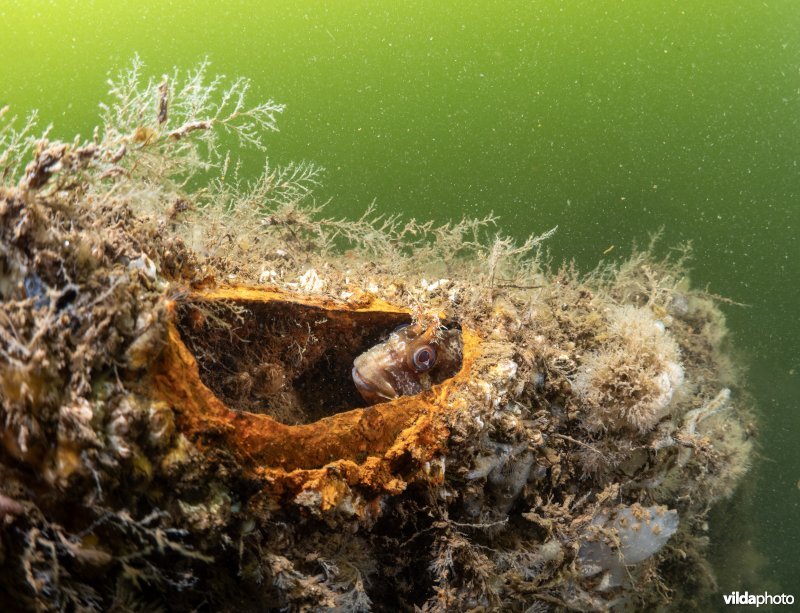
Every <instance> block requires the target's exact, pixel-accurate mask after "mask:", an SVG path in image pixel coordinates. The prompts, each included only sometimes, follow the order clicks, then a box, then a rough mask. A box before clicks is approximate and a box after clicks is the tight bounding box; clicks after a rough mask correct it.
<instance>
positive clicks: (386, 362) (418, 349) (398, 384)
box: [353, 323, 464, 404]
mask: <svg viewBox="0 0 800 613" xmlns="http://www.w3.org/2000/svg"><path fill="white" fill-rule="evenodd" d="M463 345H464V344H463V341H462V339H461V331H460V330H458V329H455V328H447V327H444V326H429V327H427V328H424V327H423V326H422V325H420V324H419V323H415V324H406V325H403V326H400V327H398V328H396V329H395V330H394V331H393V332H392V333H391V334H389V338H387V339H386V340H385V341H383V342H382V343H379V344H377V345H375V346H374V347H372V348H371V349H368V350H367V351H365V352H364V353H362V354H361V355H359V356H358V357H357V358H356V359H355V361H354V362H353V383H355V385H356V388H357V389H358V391H359V392H360V393H361V397H362V398H363V399H364V400H365V401H366V402H368V403H369V404H377V403H379V402H387V401H389V400H392V399H394V398H397V397H398V396H410V395H412V394H418V393H419V392H421V391H423V390H429V389H430V388H431V385H433V384H435V383H441V382H442V381H444V380H445V379H448V378H450V377H452V376H453V375H455V374H456V373H457V372H458V370H459V369H460V368H461V360H462V351H463Z"/></svg>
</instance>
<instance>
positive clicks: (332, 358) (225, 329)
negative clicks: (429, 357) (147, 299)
mask: <svg viewBox="0 0 800 613" xmlns="http://www.w3.org/2000/svg"><path fill="white" fill-rule="evenodd" d="M409 320H410V318H409V316H408V315H407V314H405V313H399V312H397V313H393V312H385V311H381V312H363V313H358V312H351V311H335V310H330V309H322V308H318V307H312V306H305V305H299V304H296V303H290V302H279V301H270V302H227V303H223V302H219V301H215V302H200V301H193V302H187V303H184V304H183V305H181V307H180V309H179V321H178V326H179V329H180V332H181V336H182V338H183V341H184V342H185V343H186V345H187V347H188V348H189V349H190V350H191V351H192V353H193V354H194V356H195V358H196V359H197V362H198V365H199V367H200V377H201V379H202V380H203V383H205V384H206V385H207V386H208V387H209V388H210V389H211V390H212V391H213V392H214V393H215V394H216V395H217V397H218V398H220V400H222V401H223V402H224V403H225V404H226V405H227V406H228V407H230V408H231V409H233V410H239V411H249V412H252V413H264V414H267V415H270V416H271V417H273V418H274V419H276V420H278V421H280V422H282V423H286V424H298V423H310V422H313V421H316V420H318V419H321V418H323V417H326V416H329V415H333V414H335V413H340V412H343V411H348V410H350V409H354V408H358V407H363V406H365V403H364V401H363V400H362V398H361V396H360V394H359V393H358V390H357V389H356V387H355V385H354V384H353V380H352V377H351V370H352V367H353V360H355V358H356V357H357V356H358V355H359V354H361V353H363V352H364V351H366V350H367V349H369V348H370V347H372V346H373V345H375V344H376V343H378V342H380V341H381V340H382V339H384V338H385V337H386V336H387V335H388V333H389V332H391V331H392V330H393V329H394V328H395V327H397V326H398V325H400V324H403V323H408V322H409Z"/></svg>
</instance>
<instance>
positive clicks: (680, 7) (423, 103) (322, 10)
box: [0, 0, 800, 598]
mask: <svg viewBox="0 0 800 613" xmlns="http://www.w3.org/2000/svg"><path fill="white" fill-rule="evenodd" d="M0 23H2V34H0V106H2V105H4V104H10V105H11V106H12V108H13V109H14V110H16V111H18V112H20V113H23V112H24V111H25V110H27V109H29V108H38V109H40V110H41V113H42V117H43V118H44V119H45V120H46V121H48V122H50V121H51V122H53V123H54V124H56V128H55V130H54V134H56V135H57V136H60V137H71V136H72V135H74V134H75V133H77V132H80V133H83V134H88V133H90V131H91V127H92V126H93V125H94V123H95V121H96V102H97V101H98V100H99V99H100V98H102V96H103V95H104V94H105V90H106V86H105V78H106V76H107V74H108V73H109V71H116V70H117V69H119V68H120V67H124V66H126V65H127V64H128V62H129V61H130V59H131V57H132V56H133V54H134V53H135V52H138V53H139V54H140V55H141V57H142V58H143V59H144V61H145V62H146V63H147V65H148V67H149V69H150V70H152V73H153V74H154V75H156V76H158V75H160V74H161V73H162V72H165V71H167V70H168V69H169V68H170V67H172V66H173V65H178V66H184V67H187V68H188V67H191V66H193V65H195V64H196V63H197V61H198V59H200V58H202V57H204V56H208V57H209V58H210V59H211V60H212V62H213V66H212V68H213V69H214V70H215V71H218V72H223V73H226V74H228V75H231V76H234V75H245V76H249V77H251V78H252V79H253V81H254V88H255V91H254V94H255V96H256V97H273V98H275V99H276V100H278V101H280V102H284V103H286V104H287V105H288V109H287V112H286V113H285V114H284V116H283V117H282V118H281V128H282V131H281V132H280V133H279V134H276V135H275V136H274V138H273V139H272V149H271V151H270V155H271V157H272V158H273V159H274V160H275V161H289V160H292V159H295V160H299V159H311V160H313V161H315V162H318V163H319V164H322V165H323V166H325V167H326V168H327V169H328V175H327V182H326V186H325V189H324V190H323V191H322V193H321V196H322V197H323V198H326V199H327V198H332V202H331V204H330V205H329V207H330V211H331V212H332V213H335V214H347V215H356V214H358V213H359V212H360V211H362V210H363V209H364V208H365V207H366V206H367V205H368V204H369V203H370V202H372V201H373V200H375V201H376V204H377V206H378V207H379V210H381V211H385V212H390V213H395V212H402V213H404V214H406V215H408V216H417V217H424V218H428V217H433V218H436V219H439V220H444V219H447V218H453V217H460V216H461V215H463V214H466V215H483V214H485V213H487V212H489V211H494V212H495V213H497V214H499V215H500V216H501V220H500V229H502V230H503V231H505V232H507V233H511V234H513V235H516V236H518V237H520V238H522V237H523V236H524V235H526V234H528V233H531V232H541V231H543V230H546V229H548V228H550V227H552V226H554V225H556V224H558V225H559V231H558V233H557V235H556V236H555V237H554V238H553V239H551V241H550V242H549V244H550V248H551V250H552V253H553V255H554V256H555V258H556V259H557V260H560V259H563V258H574V259H575V260H576V261H577V262H578V263H579V264H580V265H581V266H582V267H583V268H590V267H592V266H594V264H595V263H596V262H597V261H598V260H600V259H602V258H604V257H624V256H625V255H626V253H629V251H630V245H631V243H632V242H633V241H634V240H638V241H639V242H640V243H641V242H644V241H646V240H647V235H648V233H649V232H652V231H654V230H656V229H658V228H660V227H662V226H663V227H664V240H663V244H664V245H665V249H666V246H669V245H674V244H676V243H678V242H680V241H683V240H688V239H690V240H692V241H693V243H694V246H695V252H696V259H695V261H694V271H693V279H694V282H695V283H696V284H699V285H703V286H704V285H708V286H709V288H710V290H711V291H713V292H715V293H719V294H723V295H725V296H729V297H730V298H732V299H734V300H736V301H739V302H743V303H747V304H748V305H750V306H749V307H747V308H741V307H727V308H726V312H727V314H728V316H729V321H730V324H731V328H732V329H733V331H734V334H735V340H736V344H737V346H738V347H739V348H740V349H741V350H742V353H743V354H744V357H745V359H746V360H747V361H748V363H749V365H750V371H749V377H750V379H751V381H750V385H751V389H752V391H753V393H754V395H755V397H756V399H757V401H758V403H759V410H760V412H761V413H762V415H763V418H762V424H761V437H760V440H761V450H760V454H761V460H760V461H759V463H758V465H757V466H756V467H755V470H754V471H753V472H752V473H751V474H750V476H749V477H748V478H749V479H750V480H751V481H755V483H754V484H753V485H754V488H755V493H756V499H757V500H758V503H757V507H756V509H755V516H754V518H753V519H752V520H751V521H752V522H753V523H754V524H755V530H756V532H757V534H758V539H759V542H758V545H759V546H760V547H761V549H762V550H763V551H764V552H765V554H766V556H767V566H766V568H765V569H763V575H764V577H765V584H764V585H763V586H758V585H756V586H748V587H749V588H751V589H753V588H755V589H758V588H759V587H760V588H761V589H762V591H763V589H770V590H771V591H781V590H782V591H784V592H786V593H792V594H794V595H795V596H796V597H797V598H800V573H798V571H797V568H798V566H800V488H798V480H800V445H799V444H798V440H799V439H800V400H798V399H800V341H799V340H798V339H799V338H800V318H799V317H798V306H800V292H798V289H797V285H798V282H800V262H799V261H798V260H799V259H800V247H798V242H797V241H796V240H795V238H796V237H795V235H796V234H797V232H798V226H800V167H799V166H798V164H800V2H798V1H797V0H777V1H766V2H755V1H752V0H739V1H734V0H730V1H723V0H701V1H695V2H691V3H690V2H676V1H669V2H667V1H662V0H635V1H627V2H625V1H622V0H615V1H611V0H602V1H600V0H595V1H583V2H577V1H575V2H557V1H555V0H547V1H544V2H534V1H531V0H526V1H507V2H503V3H499V2H496V3H488V2H480V3H479V2H473V3H469V2H454V1H446V2H423V1H421V0H417V1H415V2H402V3H399V2H391V3H389V2H375V1H372V2H366V1H359V2H354V1H348V2H336V3H323V2H310V1H308V0H302V1H293V2H264V1H262V2H259V1H249V2H245V1H228V2H224V3H223V2H210V1H203V2H193V3H191V7H190V3H178V2H173V3H166V2H163V1H154V0H140V1H139V2H120V1H112V0H104V1H99V0H98V1H95V2H86V1H84V2H77V1H76V2H65V1H57V0H53V1H51V2H38V1H34V0H30V1H27V2H24V1H14V0H11V1H9V0H4V1H3V2H2V4H0ZM250 163H251V165H252V166H253V167H254V168H255V167H257V166H258V165H260V163H261V161H260V160H259V159H257V158H253V159H251V160H250ZM611 246H614V249H613V250H612V251H610V253H608V254H607V255H604V252H605V251H606V250H607V249H608V248H609V247H611ZM723 516H724V513H723ZM723 529H725V528H723ZM731 529H733V528H731ZM730 563H731V564H732V565H735V564H739V561H738V560H730ZM766 582H769V585H767V583H766ZM724 587H725V588H727V589H728V590H730V589H736V588H737V587H742V586H736V585H729V586H724ZM722 589H723V588H722V587H721V590H722Z"/></svg>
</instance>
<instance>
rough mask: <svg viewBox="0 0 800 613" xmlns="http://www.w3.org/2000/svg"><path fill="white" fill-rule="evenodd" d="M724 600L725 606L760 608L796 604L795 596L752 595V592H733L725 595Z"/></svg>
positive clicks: (765, 593)
mask: <svg viewBox="0 0 800 613" xmlns="http://www.w3.org/2000/svg"><path fill="white" fill-rule="evenodd" d="M722 599H723V600H724V601H725V604H737V605H748V604H749V605H754V606H756V607H760V606H762V605H767V604H769V605H773V604H794V596H793V595H792V594H769V593H767V592H764V593H763V594H751V593H750V592H731V593H730V594H724V595H723V596H722Z"/></svg>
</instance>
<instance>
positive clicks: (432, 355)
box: [411, 345, 436, 372]
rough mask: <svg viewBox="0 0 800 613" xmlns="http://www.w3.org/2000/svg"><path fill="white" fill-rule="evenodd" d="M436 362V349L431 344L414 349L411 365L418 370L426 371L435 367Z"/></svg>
mask: <svg viewBox="0 0 800 613" xmlns="http://www.w3.org/2000/svg"><path fill="white" fill-rule="evenodd" d="M434 364H436V349H434V348H433V347H431V346H430V345H423V346H422V347H419V348H418V349H416V350H415V351H414V355H413V356H412V357H411V365H412V366H413V367H414V370H416V371H417V372H425V371H428V370H430V369H431V368H433V366H434Z"/></svg>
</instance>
